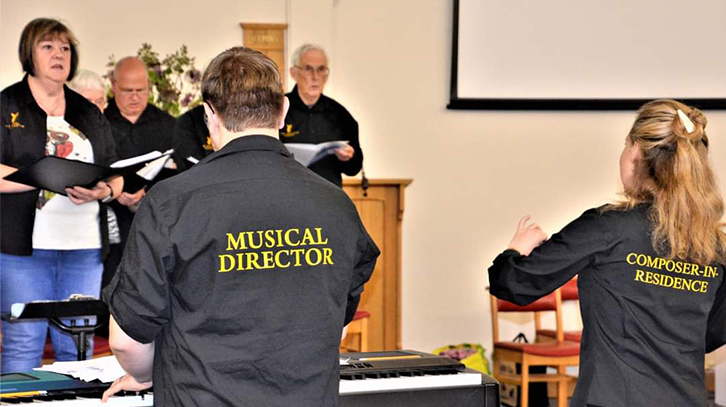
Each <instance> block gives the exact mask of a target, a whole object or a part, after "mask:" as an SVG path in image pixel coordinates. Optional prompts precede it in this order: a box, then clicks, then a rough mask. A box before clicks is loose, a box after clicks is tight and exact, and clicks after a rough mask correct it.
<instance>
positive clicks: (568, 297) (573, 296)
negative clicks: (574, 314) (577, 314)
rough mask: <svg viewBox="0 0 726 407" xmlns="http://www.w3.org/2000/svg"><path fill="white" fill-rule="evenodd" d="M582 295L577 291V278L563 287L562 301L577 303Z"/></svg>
mask: <svg viewBox="0 0 726 407" xmlns="http://www.w3.org/2000/svg"><path fill="white" fill-rule="evenodd" d="M579 299H580V293H579V292H578V291H577V276H575V277H573V278H572V280H570V281H568V282H566V283H565V285H563V286H562V301H577V300H579Z"/></svg>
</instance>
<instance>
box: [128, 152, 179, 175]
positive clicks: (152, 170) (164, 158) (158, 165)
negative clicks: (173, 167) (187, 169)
mask: <svg viewBox="0 0 726 407" xmlns="http://www.w3.org/2000/svg"><path fill="white" fill-rule="evenodd" d="M173 152H174V150H173V149H169V150H167V151H165V152H164V154H162V155H161V157H159V158H157V159H155V160H154V161H151V162H149V163H147V164H146V166H144V168H142V169H140V170H139V171H137V172H136V174H137V175H138V176H140V177H141V178H143V179H145V180H147V181H151V180H153V179H154V178H156V176H157V175H159V173H160V172H161V170H162V168H170V166H169V167H167V163H168V162H169V161H170V160H171V154H172V153H173Z"/></svg>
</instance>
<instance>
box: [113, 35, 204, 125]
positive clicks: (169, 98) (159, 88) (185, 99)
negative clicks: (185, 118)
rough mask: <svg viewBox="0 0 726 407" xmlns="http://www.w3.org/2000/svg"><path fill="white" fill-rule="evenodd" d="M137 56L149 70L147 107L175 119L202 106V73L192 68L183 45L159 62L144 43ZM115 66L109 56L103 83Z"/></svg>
mask: <svg viewBox="0 0 726 407" xmlns="http://www.w3.org/2000/svg"><path fill="white" fill-rule="evenodd" d="M136 55H137V56H138V57H139V59H141V60H142V61H143V62H144V63H145V64H146V67H147V68H148V70H149V103H151V104H153V105H154V106H156V107H158V108H159V109H161V110H163V111H165V112H167V113H169V114H170V115H172V116H174V117H178V116H180V115H182V114H184V113H185V112H186V111H187V110H189V109H191V108H193V107H195V106H197V105H199V104H200V103H201V102H202V96H201V82H202V72H201V71H200V70H198V69H197V68H196V67H195V66H194V57H190V56H189V54H188V52H187V46H186V45H182V46H181V48H179V50H178V51H176V52H174V53H173V54H168V55H167V56H166V57H164V59H159V54H158V53H157V52H155V51H154V50H153V49H152V48H151V44H148V43H143V44H141V48H139V50H138V51H137V53H136ZM115 66H116V60H115V58H114V56H113V55H111V56H110V57H109V61H108V63H107V64H106V67H107V68H108V69H109V71H108V73H107V74H106V76H105V78H106V79H110V78H111V74H112V71H113V68H114V67H115Z"/></svg>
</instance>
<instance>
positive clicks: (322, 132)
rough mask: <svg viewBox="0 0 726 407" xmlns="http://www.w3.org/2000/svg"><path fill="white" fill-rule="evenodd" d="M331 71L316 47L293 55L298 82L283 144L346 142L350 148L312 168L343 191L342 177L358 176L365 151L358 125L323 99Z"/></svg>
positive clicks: (332, 102) (308, 46)
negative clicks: (359, 139) (344, 175)
mask: <svg viewBox="0 0 726 407" xmlns="http://www.w3.org/2000/svg"><path fill="white" fill-rule="evenodd" d="M329 74H330V69H329V68H328V57H327V56H326V55H325V51H324V50H323V49H322V48H321V47H319V46H317V45H313V44H304V45H302V46H300V47H299V48H298V49H297V50H295V52H294V53H293V55H292V67H291V68H290V75H292V77H293V79H294V80H295V82H296V85H295V87H294V88H293V89H292V92H290V93H288V94H287V95H286V96H287V97H288V99H290V110H289V111H288V113H287V116H286V117H285V127H283V128H282V129H281V130H280V140H282V142H283V143H310V144H319V143H323V142H327V141H338V140H344V141H347V142H348V144H347V145H346V146H344V147H341V148H338V149H336V150H335V154H334V155H329V156H326V157H325V158H323V159H321V160H320V161H317V162H315V163H313V164H311V165H310V169H311V170H313V171H314V172H316V173H317V174H318V175H320V176H322V177H323V178H325V179H327V180H328V181H330V182H332V183H333V184H335V185H337V186H339V187H342V185H343V179H342V176H341V173H343V174H346V175H351V176H352V175H356V174H358V172H359V171H360V170H361V168H362V167H363V151H361V148H360V144H359V142H358V122H356V121H355V119H354V118H353V116H351V115H350V113H348V111H347V110H346V109H345V108H344V107H343V106H342V105H341V104H340V103H338V102H336V101H335V100H333V99H331V98H329V97H327V96H325V95H323V88H324V87H325V82H326V81H327V80H328V75H329Z"/></svg>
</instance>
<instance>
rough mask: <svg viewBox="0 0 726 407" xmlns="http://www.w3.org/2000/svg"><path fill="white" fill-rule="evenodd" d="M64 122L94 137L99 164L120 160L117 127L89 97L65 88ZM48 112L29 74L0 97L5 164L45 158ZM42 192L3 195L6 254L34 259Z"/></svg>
mask: <svg viewBox="0 0 726 407" xmlns="http://www.w3.org/2000/svg"><path fill="white" fill-rule="evenodd" d="M64 93H65V98H66V111H65V115H64V118H65V120H66V121H67V122H68V123H70V124H71V125H72V126H73V127H75V128H77V129H78V130H80V131H81V132H83V134H84V135H85V136H86V137H88V140H90V142H91V146H92V149H93V157H94V162H95V163H96V164H100V165H109V164H111V163H113V162H114V161H116V160H117V156H116V145H115V144H114V141H113V137H112V135H111V127H110V126H109V124H108V121H107V120H106V118H105V117H104V116H103V114H101V111H99V110H98V108H97V107H96V106H95V105H93V104H91V102H89V101H87V100H86V99H85V98H84V97H83V96H81V95H79V94H78V93H76V92H74V91H72V90H70V89H69V88H68V87H66V86H64ZM47 117H48V116H47V114H46V113H45V111H43V109H41V108H40V106H38V103H36V101H35V99H34V98H33V95H32V93H31V92H30V87H29V86H28V76H27V75H26V76H25V77H24V78H23V80H22V81H20V82H18V83H16V84H14V85H11V86H9V87H7V88H5V89H4V90H3V91H2V93H0V163H2V164H5V165H9V166H11V167H16V168H19V167H23V166H26V165H28V164H30V163H32V162H33V161H35V160H37V159H39V158H41V157H43V156H44V155H45V144H46V140H47V128H46V126H47V124H46V121H47ZM37 199H38V190H32V191H27V192H21V193H17V194H0V208H2V210H1V211H0V252H2V253H6V254H13V255H19V256H30V255H31V254H32V251H33V242H32V239H33V224H34V221H35V206H36V201H37ZM99 218H100V228H101V229H100V230H101V241H102V245H103V246H102V247H103V250H102V257H105V255H106V253H107V252H108V228H107V226H106V223H107V218H106V205H104V204H101V205H100V213H99Z"/></svg>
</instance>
